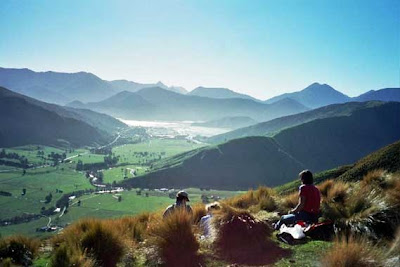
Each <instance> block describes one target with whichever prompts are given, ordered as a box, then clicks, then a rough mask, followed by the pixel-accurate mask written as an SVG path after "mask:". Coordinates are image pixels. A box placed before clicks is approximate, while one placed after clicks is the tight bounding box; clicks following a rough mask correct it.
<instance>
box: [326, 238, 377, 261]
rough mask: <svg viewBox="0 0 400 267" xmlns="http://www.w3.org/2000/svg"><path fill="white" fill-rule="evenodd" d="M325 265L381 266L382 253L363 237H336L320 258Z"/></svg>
mask: <svg viewBox="0 0 400 267" xmlns="http://www.w3.org/2000/svg"><path fill="white" fill-rule="evenodd" d="M322 265H323V266H326V267H343V266H344V267H347V266H348V267H351V266H357V267H369V266H371V267H372V266H382V265H383V264H382V255H381V254H380V252H379V250H378V249H377V248H376V247H373V246H372V245H370V244H369V243H368V242H367V240H365V239H357V238H354V237H349V238H341V239H337V240H336V241H335V243H334V245H333V247H332V248H331V249H329V250H328V251H327V252H326V254H325V255H324V257H323V259H322Z"/></svg>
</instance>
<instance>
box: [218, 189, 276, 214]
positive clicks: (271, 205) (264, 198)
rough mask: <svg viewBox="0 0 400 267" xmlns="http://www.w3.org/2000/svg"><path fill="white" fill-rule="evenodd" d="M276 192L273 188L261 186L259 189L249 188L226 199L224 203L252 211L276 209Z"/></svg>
mask: <svg viewBox="0 0 400 267" xmlns="http://www.w3.org/2000/svg"><path fill="white" fill-rule="evenodd" d="M275 196H276V193H275V191H274V190H273V189H271V188H268V187H266V186H260V187H259V188H258V189H257V190H249V191H247V192H246V193H244V194H241V195H238V196H235V197H232V198H230V199H228V200H225V201H224V203H225V204H227V205H229V206H231V207H234V208H238V209H248V208H250V207H252V211H254V212H256V211H260V210H266V211H274V210H275V209H276V208H277V204H276V201H275Z"/></svg>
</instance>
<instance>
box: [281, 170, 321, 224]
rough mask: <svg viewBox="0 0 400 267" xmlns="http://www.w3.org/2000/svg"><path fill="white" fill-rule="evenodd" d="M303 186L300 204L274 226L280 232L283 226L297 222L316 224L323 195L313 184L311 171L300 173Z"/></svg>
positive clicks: (300, 191)
mask: <svg viewBox="0 0 400 267" xmlns="http://www.w3.org/2000/svg"><path fill="white" fill-rule="evenodd" d="M299 178H300V179H301V182H302V185H301V186H300V187H299V203H298V204H297V206H296V207H295V208H294V209H292V210H291V211H290V212H289V214H287V215H283V216H282V217H281V219H280V220H279V221H278V222H277V223H276V224H275V225H274V228H275V229H276V230H278V229H279V228H280V227H281V225H282V224H286V225H289V224H294V223H296V222H297V221H304V222H310V223H315V222H317V221H318V216H319V213H320V210H319V209H320V203H321V193H320V191H319V189H318V188H317V187H316V186H315V185H314V184H313V183H314V179H313V175H312V173H311V172H310V171H309V170H304V171H302V172H300V173H299Z"/></svg>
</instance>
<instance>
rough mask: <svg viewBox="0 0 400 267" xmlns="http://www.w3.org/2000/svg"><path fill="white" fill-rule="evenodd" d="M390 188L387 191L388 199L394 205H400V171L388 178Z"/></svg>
mask: <svg viewBox="0 0 400 267" xmlns="http://www.w3.org/2000/svg"><path fill="white" fill-rule="evenodd" d="M388 180H389V181H388V189H387V191H386V193H387V197H388V201H389V203H390V204H391V205H393V206H396V207H398V206H400V173H395V174H392V175H391V176H390V178H389V179H388Z"/></svg>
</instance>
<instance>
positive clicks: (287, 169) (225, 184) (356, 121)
mask: <svg viewBox="0 0 400 267" xmlns="http://www.w3.org/2000/svg"><path fill="white" fill-rule="evenodd" d="M399 116H400V103H394V102H393V103H386V104H383V105H374V106H372V107H370V108H366V109H360V110H358V111H356V112H354V113H352V114H351V115H349V116H341V117H333V118H326V119H320V120H314V121H311V122H308V123H305V124H302V125H299V126H296V127H293V128H289V129H287V130H284V131H282V132H280V133H279V134H277V135H275V136H274V137H273V138H269V137H246V138H240V139H235V140H231V141H229V142H227V143H223V144H220V145H217V146H209V147H206V148H202V149H200V150H194V151H189V152H186V153H184V154H180V155H177V156H174V157H173V158H169V159H165V160H163V161H160V162H159V163H157V164H155V165H154V166H153V168H152V172H151V173H149V174H146V175H145V176H142V177H136V178H134V179H128V180H126V181H124V184H125V185H128V184H129V185H130V186H133V187H150V188H157V187H210V188H224V189H230V190H231V189H232V190H237V189H242V190H243V189H244V190H246V189H248V188H250V187H252V188H254V187H257V186H258V185H267V186H278V185H282V184H284V183H286V182H289V181H291V180H293V179H295V178H296V177H297V173H298V172H299V171H300V170H302V169H310V170H312V171H313V172H319V171H322V170H326V169H332V168H335V167H337V166H342V165H348V164H353V163H354V162H356V161H357V160H359V159H360V158H362V157H364V156H366V155H368V154H369V153H371V152H373V151H376V150H377V149H379V148H381V147H383V146H386V145H388V144H390V143H393V142H395V141H397V140H399V139H400V120H399V119H398V118H399Z"/></svg>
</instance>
